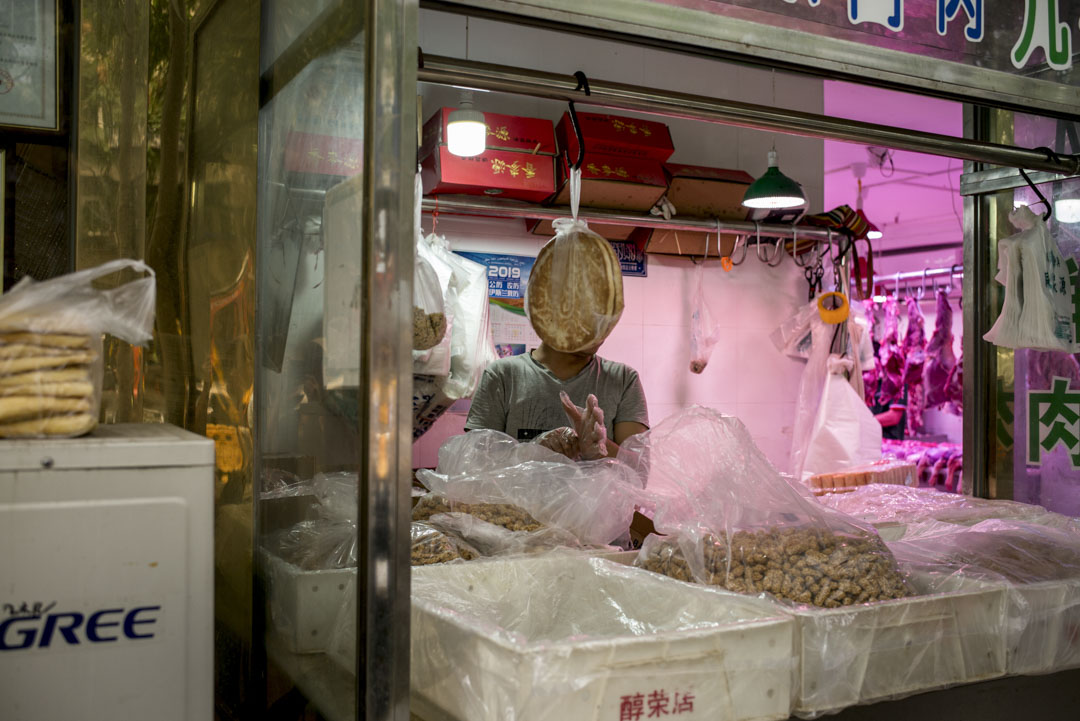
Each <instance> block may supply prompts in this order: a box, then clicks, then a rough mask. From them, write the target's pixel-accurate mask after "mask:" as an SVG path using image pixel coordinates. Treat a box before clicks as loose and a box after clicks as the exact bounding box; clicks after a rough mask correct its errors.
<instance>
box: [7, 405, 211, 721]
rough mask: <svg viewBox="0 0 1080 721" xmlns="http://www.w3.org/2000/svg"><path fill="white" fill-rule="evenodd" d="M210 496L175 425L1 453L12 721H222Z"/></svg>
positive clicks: (16, 444)
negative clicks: (216, 698) (217, 700)
mask: <svg viewBox="0 0 1080 721" xmlns="http://www.w3.org/2000/svg"><path fill="white" fill-rule="evenodd" d="M213 489H214V445H213V442H212V441H210V440H208V439H206V438H203V437H201V436H197V435H195V434H192V433H188V432H187V431H183V430H180V429H178V428H174V427H172V426H165V425H110V426H100V427H99V428H98V429H97V430H95V431H94V432H93V433H92V434H90V435H89V436H87V437H85V438H74V439H50V440H25V441H22V440H3V441H0V699H3V707H4V710H3V712H2V716H3V717H4V719H6V720H8V721H55V720H57V719H80V721H99V720H100V721H106V720H107V721H121V720H125V719H140V720H141V719H151V718H152V719H155V721H210V719H212V718H213V636H212V634H213V510H214V508H213V504H214V500H213V498H214V494H213Z"/></svg>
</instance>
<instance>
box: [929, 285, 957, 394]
mask: <svg viewBox="0 0 1080 721" xmlns="http://www.w3.org/2000/svg"><path fill="white" fill-rule="evenodd" d="M955 367H956V353H954V352H953V312H952V306H951V305H949V293H948V291H947V290H945V289H944V288H942V289H941V290H939V291H938V292H937V318H936V319H935V321H934V334H933V335H932V336H930V344H929V345H928V346H926V367H925V368H924V370H923V387H924V388H925V389H926V407H927V408H937V407H938V406H942V405H944V404H945V403H948V402H949V375H950V374H951V373H952V371H953V368H955Z"/></svg>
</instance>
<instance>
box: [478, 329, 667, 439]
mask: <svg viewBox="0 0 1080 721" xmlns="http://www.w3.org/2000/svg"><path fill="white" fill-rule="evenodd" d="M561 392H565V393H566V394H567V395H568V396H569V398H570V400H571V401H572V402H573V404H574V405H576V406H579V407H581V408H586V407H587V405H588V404H587V399H588V397H589V396H590V395H595V396H596V400H597V402H598V405H599V407H600V409H601V410H602V411H603V416H604V428H605V430H606V431H607V443H606V445H607V455H608V456H611V457H614V456H615V455H616V454H617V453H618V452H619V444H621V443H622V442H623V441H625V440H626V439H627V438H629V437H630V436H632V435H634V434H636V433H642V432H644V431H646V430H648V428H649V411H648V408H647V407H646V404H645V392H644V390H642V387H641V380H640V379H639V378H638V374H637V371H635V370H634V369H633V368H630V367H629V366H626V365H623V364H622V363H616V362H614V361H609V360H606V359H604V358H600V357H599V356H597V355H596V350H593V351H591V352H581V353H563V352H560V351H556V350H553V349H552V348H549V347H548V346H547V345H546V344H544V343H541V344H540V346H539V347H538V348H535V349H534V350H532V351H530V352H528V353H524V354H522V355H518V356H511V357H509V358H500V359H499V360H497V361H495V362H494V363H492V364H491V365H489V366H488V367H487V370H485V371H484V375H483V377H482V378H481V379H480V387H479V388H478V389H477V391H476V394H475V395H474V396H473V400H472V407H471V408H470V409H469V417H468V420H466V422H465V430H469V431H472V430H477V429H480V428H489V429H492V430H496V431H502V432H503V433H507V434H509V435H510V436H512V437H514V438H516V439H518V440H519V441H531V440H533V439H534V438H536V437H537V436H540V435H541V434H543V433H545V432H547V431H553V430H555V429H565V431H566V432H568V433H570V434H572V433H573V430H572V428H569V427H568V421H570V422H571V423H572V420H571V419H569V418H568V414H567V411H566V410H565V409H564V407H563V403H562V402H561V401H560V393H561ZM545 445H546V444H545ZM549 447H555V446H549ZM556 450H559V449H558V448H556Z"/></svg>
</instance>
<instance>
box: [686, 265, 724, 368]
mask: <svg viewBox="0 0 1080 721" xmlns="http://www.w3.org/2000/svg"><path fill="white" fill-rule="evenodd" d="M706 254H708V250H707V249H706ZM704 278H705V263H704V261H703V262H701V263H698V264H697V266H696V267H695V268H694V280H693V281H692V282H693V284H694V289H693V298H694V300H693V304H692V306H691V307H692V308H693V313H692V314H691V315H690V371H691V372H692V373H701V372H702V371H704V370H705V366H707V365H708V364H709V358H710V357H711V356H712V352H713V348H714V347H715V346H716V343H717V341H719V340H720V332H721V331H720V328H719V327H717V325H716V322H715V321H714V320H713V317H712V313H710V312H709V304H708V302H707V301H706V299H705V288H704V283H703V281H704Z"/></svg>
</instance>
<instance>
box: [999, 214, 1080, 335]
mask: <svg viewBox="0 0 1080 721" xmlns="http://www.w3.org/2000/svg"><path fill="white" fill-rule="evenodd" d="M1009 220H1010V222H1012V224H1013V226H1014V227H1015V228H1016V229H1017V231H1018V232H1017V233H1016V234H1014V235H1012V236H1009V237H1008V238H1003V239H1001V240H1000V241H999V242H998V274H997V276H995V280H996V281H997V282H998V283H1001V284H1002V285H1004V286H1005V302H1004V304H1003V306H1002V309H1001V315H1000V316H998V319H997V321H995V323H994V325H993V327H992V328H991V329H990V330H989V331H988V332H987V333H986V335H984V336H983V338H984V339H985V340H987V341H990V342H991V343H993V344H994V345H997V346H1002V347H1005V348H1035V349H1039V350H1058V351H1069V352H1072V351H1073V350H1075V349H1076V342H1075V331H1074V328H1073V323H1072V314H1073V305H1072V280H1071V277H1070V274H1069V273H1068V271H1067V270H1066V268H1065V260H1064V258H1063V257H1062V255H1061V251H1060V250H1059V249H1058V247H1057V243H1055V242H1054V239H1053V238H1052V237H1050V231H1049V229H1047V227H1046V222H1045V221H1044V220H1043V219H1042V218H1040V217H1039V216H1037V215H1035V214H1034V213H1032V212H1031V210H1030V209H1029V208H1027V206H1024V207H1020V208H1017V209H1016V210H1014V211H1013V212H1012V213H1010V214H1009Z"/></svg>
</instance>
